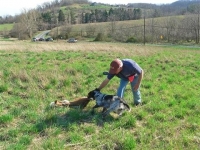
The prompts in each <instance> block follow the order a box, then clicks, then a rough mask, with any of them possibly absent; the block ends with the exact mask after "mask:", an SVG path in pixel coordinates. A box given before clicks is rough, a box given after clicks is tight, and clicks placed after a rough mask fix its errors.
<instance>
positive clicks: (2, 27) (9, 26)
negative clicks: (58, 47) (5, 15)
mask: <svg viewBox="0 0 200 150" xmlns="http://www.w3.org/2000/svg"><path fill="white" fill-rule="evenodd" d="M12 28H13V24H0V31H5V30H7V31H10V30H11V29H12Z"/></svg>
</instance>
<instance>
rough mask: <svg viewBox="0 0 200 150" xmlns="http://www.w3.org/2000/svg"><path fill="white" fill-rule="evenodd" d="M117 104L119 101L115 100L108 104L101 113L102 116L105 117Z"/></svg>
mask: <svg viewBox="0 0 200 150" xmlns="http://www.w3.org/2000/svg"><path fill="white" fill-rule="evenodd" d="M118 105H119V101H116V102H114V103H112V104H111V105H110V107H109V108H108V109H107V110H106V111H105V112H104V113H103V114H102V116H103V118H105V117H106V116H107V115H108V114H109V113H110V112H111V111H114V110H115V108H116V107H117V106H118Z"/></svg>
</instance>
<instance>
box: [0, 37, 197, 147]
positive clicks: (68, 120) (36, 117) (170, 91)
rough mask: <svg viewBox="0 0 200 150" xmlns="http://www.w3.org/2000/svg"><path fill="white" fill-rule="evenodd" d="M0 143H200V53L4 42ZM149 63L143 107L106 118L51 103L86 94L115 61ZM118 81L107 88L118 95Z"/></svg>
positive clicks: (125, 46) (128, 97)
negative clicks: (130, 59) (117, 59)
mask: <svg viewBox="0 0 200 150" xmlns="http://www.w3.org/2000/svg"><path fill="white" fill-rule="evenodd" d="M0 49H1V51H0V56H1V59H0V68H1V70H0V103H1V105H0V113H1V116H0V149H20V150H21V149H38V150H40V149H56V150H57V149H121V150H122V149H123V150H124V149H127V150H132V149H142V150H144V149H148V150H149V149H159V150H160V149H163V150H164V149H188V150H191V149H199V145H200V132H199V131H200V126H199V125H200V117H199V114H200V103H199V102H200V99H199V97H200V91H199V87H200V62H199V58H200V51H199V49H198V48H190V47H187V48H183V47H178V46H176V47H175V46H174V47H169V48H168V47H162V46H160V47H158V46H155V47H154V46H150V45H149V46H142V45H133V44H118V43H76V44H68V43H48V45H47V44H46V43H30V42H15V43H13V42H7V43H6V42H5V41H4V42H2V43H1V47H0ZM116 57H120V58H132V59H134V60H136V61H137V62H138V63H139V64H140V65H141V67H142V68H143V69H144V72H145V76H144V80H143V82H142V85H141V92H142V97H143V105H142V106H140V107H134V106H133V105H132V103H133V100H132V93H131V90H130V85H128V86H127V89H126V93H125V99H126V100H127V102H128V103H129V104H130V105H131V108H132V111H131V112H130V113H128V112H127V113H125V114H124V115H123V116H122V117H120V118H118V117H117V116H116V115H115V114H113V113H111V115H110V116H108V117H107V118H106V120H105V121H103V120H102V119H101V115H100V113H98V112H99V111H100V110H101V109H97V110H96V113H95V115H91V113H90V111H91V108H92V106H93V105H94V104H95V102H94V101H91V102H90V103H89V105H88V106H87V107H86V108H85V109H84V110H79V109H73V108H71V109H70V108H55V109H51V108H50V107H49V103H50V102H52V101H54V100H63V99H68V100H73V99H75V98H78V97H83V96H86V95H87V93H88V92H89V91H90V90H93V89H94V88H96V87H97V86H98V85H99V84H100V83H101V81H102V80H103V79H104V78H105V76H104V75H102V72H103V71H106V70H108V68H109V63H110V61H111V60H112V59H114V58H116ZM118 81H119V80H118V79H117V78H114V79H113V80H112V81H111V83H109V85H108V86H107V87H106V88H105V89H103V90H102V92H104V93H108V94H115V93H116V88H117V86H118Z"/></svg>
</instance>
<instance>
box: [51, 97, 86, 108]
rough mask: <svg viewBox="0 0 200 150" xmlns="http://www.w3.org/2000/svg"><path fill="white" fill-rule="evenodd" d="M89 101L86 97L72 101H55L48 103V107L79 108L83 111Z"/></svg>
mask: <svg viewBox="0 0 200 150" xmlns="http://www.w3.org/2000/svg"><path fill="white" fill-rule="evenodd" d="M89 101H90V99H89V98H87V97H82V98H77V99H75V100H73V101H69V100H63V101H58V100H55V101H54V102H51V103H50V106H51V107H56V106H64V107H79V108H81V109H83V108H85V107H86V106H87V104H88V103H89Z"/></svg>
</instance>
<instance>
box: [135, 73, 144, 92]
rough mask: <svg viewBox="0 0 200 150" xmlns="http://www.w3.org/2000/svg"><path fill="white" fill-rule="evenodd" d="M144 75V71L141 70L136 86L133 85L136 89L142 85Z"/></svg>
mask: <svg viewBox="0 0 200 150" xmlns="http://www.w3.org/2000/svg"><path fill="white" fill-rule="evenodd" d="M143 75H144V71H143V70H141V73H140V75H139V77H138V82H137V83H136V84H135V87H133V88H134V90H135V91H136V90H137V89H138V88H139V87H140V84H141V81H142V79H143Z"/></svg>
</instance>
